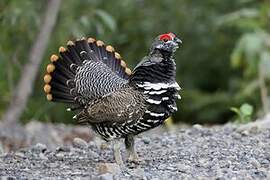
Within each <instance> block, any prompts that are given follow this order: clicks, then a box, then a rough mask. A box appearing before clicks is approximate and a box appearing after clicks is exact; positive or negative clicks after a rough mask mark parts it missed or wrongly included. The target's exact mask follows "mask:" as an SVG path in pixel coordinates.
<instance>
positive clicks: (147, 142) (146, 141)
mask: <svg viewBox="0 0 270 180" xmlns="http://www.w3.org/2000/svg"><path fill="white" fill-rule="evenodd" d="M142 141H143V143H144V144H150V139H149V138H148V137H144V138H143V139H142Z"/></svg>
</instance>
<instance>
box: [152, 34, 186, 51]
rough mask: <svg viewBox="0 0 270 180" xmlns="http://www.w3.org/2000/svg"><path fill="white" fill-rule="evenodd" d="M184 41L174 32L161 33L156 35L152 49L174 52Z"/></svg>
mask: <svg viewBox="0 0 270 180" xmlns="http://www.w3.org/2000/svg"><path fill="white" fill-rule="evenodd" d="M179 43H182V41H181V40H180V39H179V38H177V37H176V36H175V34H173V33H171V32H170V33H167V34H161V35H159V36H158V37H156V39H155V41H154V42H153V44H152V47H151V51H155V50H159V51H160V52H167V53H173V52H175V51H176V49H177V48H178V44H179Z"/></svg>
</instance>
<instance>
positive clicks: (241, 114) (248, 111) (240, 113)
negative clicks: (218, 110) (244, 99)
mask: <svg viewBox="0 0 270 180" xmlns="http://www.w3.org/2000/svg"><path fill="white" fill-rule="evenodd" d="M230 110H231V111H233V112H234V113H235V114H236V115H237V117H236V119H235V121H236V122H237V123H248V122H250V121H251V120H252V119H251V116H252V113H253V106H251V105H250V104H248V103H244V104H242V105H241V106H240V108H236V107H231V108H230Z"/></svg>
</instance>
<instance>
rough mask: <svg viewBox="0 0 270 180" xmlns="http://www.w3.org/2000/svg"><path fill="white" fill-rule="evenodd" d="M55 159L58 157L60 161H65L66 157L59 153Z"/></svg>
mask: <svg viewBox="0 0 270 180" xmlns="http://www.w3.org/2000/svg"><path fill="white" fill-rule="evenodd" d="M55 157H56V158H57V159H58V160H60V161H63V160H64V157H65V155H64V154H63V153H57V154H56V155H55Z"/></svg>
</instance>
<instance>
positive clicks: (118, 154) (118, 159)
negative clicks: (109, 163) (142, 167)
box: [113, 140, 123, 166]
mask: <svg viewBox="0 0 270 180" xmlns="http://www.w3.org/2000/svg"><path fill="white" fill-rule="evenodd" d="M113 153H114V158H115V161H116V163H117V164H118V165H119V166H122V165H123V161H122V157H121V152H120V141H117V140H115V141H113Z"/></svg>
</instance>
